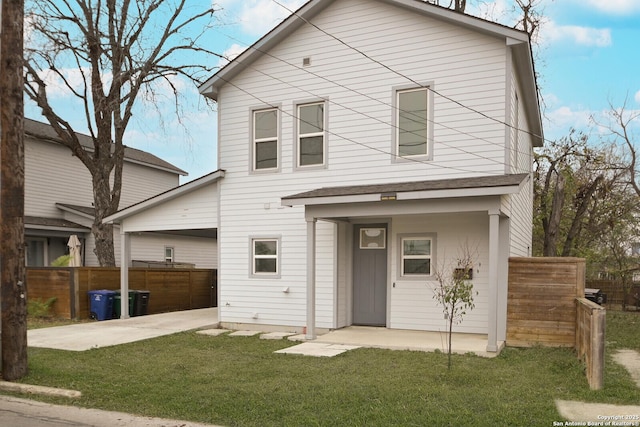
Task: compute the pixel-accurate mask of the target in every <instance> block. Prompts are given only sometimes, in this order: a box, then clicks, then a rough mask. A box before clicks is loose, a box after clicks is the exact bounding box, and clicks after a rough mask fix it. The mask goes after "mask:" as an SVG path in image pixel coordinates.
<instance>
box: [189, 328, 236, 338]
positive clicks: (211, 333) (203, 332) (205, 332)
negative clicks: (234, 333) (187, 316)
mask: <svg viewBox="0 0 640 427" xmlns="http://www.w3.org/2000/svg"><path fill="white" fill-rule="evenodd" d="M227 332H231V331H230V330H229V329H203V330H201V331H196V334H200V335H209V336H211V337H217V336H218V335H222V334H226V333H227Z"/></svg>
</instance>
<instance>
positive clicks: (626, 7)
mask: <svg viewBox="0 0 640 427" xmlns="http://www.w3.org/2000/svg"><path fill="white" fill-rule="evenodd" d="M586 3H587V4H588V5H589V6H590V7H593V8H595V9H597V10H599V11H601V12H604V13H607V14H613V15H628V14H631V13H635V12H640V2H638V0H607V1H602V0H587V1H586Z"/></svg>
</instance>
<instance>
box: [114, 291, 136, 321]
mask: <svg viewBox="0 0 640 427" xmlns="http://www.w3.org/2000/svg"><path fill="white" fill-rule="evenodd" d="M136 295H137V292H136V291H129V317H131V316H133V312H134V310H135V304H136ZM121 299H122V298H121V295H120V291H115V295H114V296H113V318H114V319H119V318H120V313H121V312H122V310H121V304H120V300H121Z"/></svg>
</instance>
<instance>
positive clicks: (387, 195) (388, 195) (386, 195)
mask: <svg viewBox="0 0 640 427" xmlns="http://www.w3.org/2000/svg"><path fill="white" fill-rule="evenodd" d="M389 200H397V195H396V193H381V194H380V201H383V202H386V201H389Z"/></svg>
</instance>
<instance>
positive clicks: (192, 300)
mask: <svg viewBox="0 0 640 427" xmlns="http://www.w3.org/2000/svg"><path fill="white" fill-rule="evenodd" d="M100 289H107V290H114V291H116V290H119V289H120V269H119V268H102V267H70V268H55V267H43V268H39V267H29V268H27V298H28V299H29V300H34V299H40V300H42V301H46V300H48V299H49V298H56V302H55V303H54V304H53V306H52V314H54V315H56V316H59V317H63V318H67V319H86V318H88V317H89V298H88V291H93V290H100ZM129 289H130V290H141V291H143V290H144V291H149V305H148V308H147V310H148V311H147V313H148V314H154V313H163V312H168V311H178V310H190V309H195V308H206V307H215V306H217V301H216V295H217V270H210V269H161V268H129Z"/></svg>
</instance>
